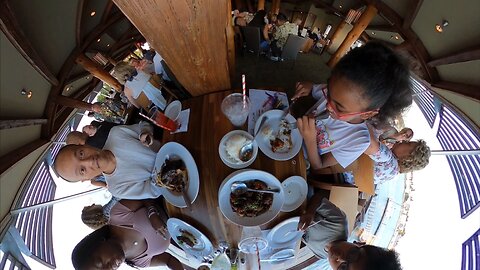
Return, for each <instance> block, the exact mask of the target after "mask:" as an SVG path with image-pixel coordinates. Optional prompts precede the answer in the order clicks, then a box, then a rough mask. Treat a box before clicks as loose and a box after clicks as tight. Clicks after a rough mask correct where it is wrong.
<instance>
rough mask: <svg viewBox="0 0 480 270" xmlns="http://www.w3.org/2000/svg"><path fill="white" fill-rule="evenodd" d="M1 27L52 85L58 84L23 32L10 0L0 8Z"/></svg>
mask: <svg viewBox="0 0 480 270" xmlns="http://www.w3.org/2000/svg"><path fill="white" fill-rule="evenodd" d="M0 27H1V29H2V32H3V33H4V34H5V36H7V38H8V40H10V42H11V43H12V44H13V46H14V47H15V48H16V49H17V51H18V52H19V53H20V54H21V55H22V56H23V58H25V60H27V62H28V63H29V64H30V65H31V66H32V67H33V68H34V69H35V70H36V71H37V72H38V73H40V75H42V76H43V77H44V78H45V79H46V80H47V81H48V82H49V83H50V84H51V85H53V86H57V85H58V84H59V80H58V79H57V77H56V76H55V75H53V72H52V71H51V70H50V69H49V67H48V66H47V64H46V63H45V61H44V60H43V59H42V58H41V57H40V55H39V54H38V52H37V51H36V50H35V49H34V47H33V45H32V44H31V43H30V41H29V40H28V38H27V37H26V36H25V34H24V33H23V31H22V28H21V27H20V24H19V23H18V21H17V19H16V16H15V14H14V13H13V11H12V9H11V7H10V5H9V3H8V1H3V5H2V8H0Z"/></svg>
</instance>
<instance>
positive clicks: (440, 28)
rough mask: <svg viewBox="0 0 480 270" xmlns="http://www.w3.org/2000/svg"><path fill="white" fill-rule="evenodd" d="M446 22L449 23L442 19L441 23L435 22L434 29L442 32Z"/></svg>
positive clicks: (446, 24)
mask: <svg viewBox="0 0 480 270" xmlns="http://www.w3.org/2000/svg"><path fill="white" fill-rule="evenodd" d="M448 24H449V23H448V21H447V20H443V21H442V24H436V25H435V30H437V32H439V33H442V32H443V29H444V28H445V27H447V26H448Z"/></svg>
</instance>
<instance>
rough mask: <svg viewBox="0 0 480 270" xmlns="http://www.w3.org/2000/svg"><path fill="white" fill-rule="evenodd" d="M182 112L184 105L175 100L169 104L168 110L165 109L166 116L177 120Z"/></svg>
mask: <svg viewBox="0 0 480 270" xmlns="http://www.w3.org/2000/svg"><path fill="white" fill-rule="evenodd" d="M181 111H182V103H181V102H180V101H178V100H174V101H172V102H170V104H168V106H167V108H165V112H164V113H165V116H166V117H168V118H170V119H172V120H174V121H175V120H177V118H178V116H179V115H180V112H181Z"/></svg>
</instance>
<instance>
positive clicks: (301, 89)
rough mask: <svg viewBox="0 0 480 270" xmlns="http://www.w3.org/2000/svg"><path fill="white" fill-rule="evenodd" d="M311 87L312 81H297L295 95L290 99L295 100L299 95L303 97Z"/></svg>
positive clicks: (310, 90)
mask: <svg viewBox="0 0 480 270" xmlns="http://www.w3.org/2000/svg"><path fill="white" fill-rule="evenodd" d="M312 89H313V83H312V82H297V83H296V84H295V95H293V97H292V100H295V99H297V98H299V97H304V96H308V95H310V93H311V92H312Z"/></svg>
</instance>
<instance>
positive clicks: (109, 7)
mask: <svg viewBox="0 0 480 270" xmlns="http://www.w3.org/2000/svg"><path fill="white" fill-rule="evenodd" d="M112 9H113V1H112V0H109V1H108V3H107V6H105V10H104V11H103V14H102V19H101V22H102V23H105V22H106V21H107V20H108V18H109V17H110V13H111V12H112Z"/></svg>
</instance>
